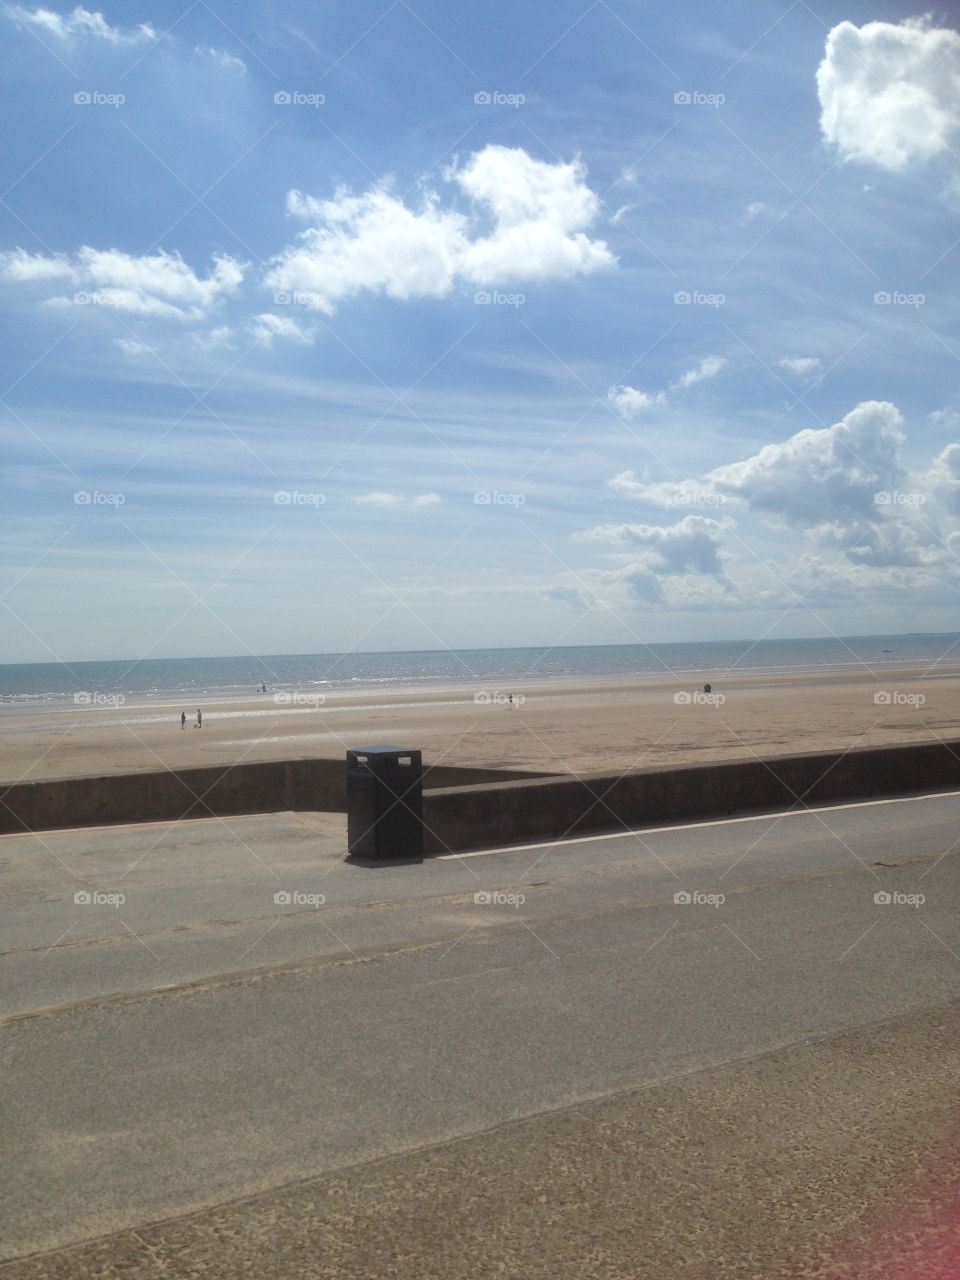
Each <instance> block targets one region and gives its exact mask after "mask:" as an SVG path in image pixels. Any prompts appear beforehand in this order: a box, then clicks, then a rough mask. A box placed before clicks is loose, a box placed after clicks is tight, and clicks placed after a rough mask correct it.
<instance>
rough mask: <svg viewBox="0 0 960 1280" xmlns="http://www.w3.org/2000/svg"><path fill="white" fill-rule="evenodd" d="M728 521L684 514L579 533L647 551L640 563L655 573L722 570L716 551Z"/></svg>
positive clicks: (584, 537) (716, 572)
mask: <svg viewBox="0 0 960 1280" xmlns="http://www.w3.org/2000/svg"><path fill="white" fill-rule="evenodd" d="M730 527H731V522H730V521H726V520H711V519H709V518H708V517H706V516H692V515H691V516H684V518H683V519H682V520H681V521H679V523H677V524H675V525H650V524H608V525H597V526H596V527H594V528H593V529H588V530H587V531H586V532H585V533H583V534H581V535H580V537H581V540H583V541H587V542H605V543H608V544H610V545H612V546H615V547H625V548H629V549H631V550H632V549H634V548H641V549H643V550H645V551H646V552H647V555H646V556H644V557H643V558H642V559H641V561H640V563H641V564H642V566H643V568H644V569H646V570H648V571H650V572H654V573H658V574H668V575H669V574H678V573H706V574H710V575H713V576H717V575H719V574H721V573H722V572H723V570H722V567H721V564H720V559H719V555H718V550H719V542H720V535H721V534H722V533H723V531H724V530H725V529H727V528H730Z"/></svg>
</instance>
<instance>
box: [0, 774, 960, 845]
mask: <svg viewBox="0 0 960 1280" xmlns="http://www.w3.org/2000/svg"><path fill="white" fill-rule="evenodd" d="M954 796H960V791H930V792H926V791H924V792H920V793H918V794H917V795H906V796H891V797H889V798H888V799H883V800H853V801H850V802H848V803H840V804H824V805H802V806H801V807H800V808H790V809H787V810H781V809H768V810H765V811H764V812H763V813H753V814H742V815H740V816H739V817H736V818H705V819H704V820H703V821H702V822H684V823H664V824H662V825H660V826H656V827H631V828H630V830H629V831H609V832H598V833H597V834H596V835H592V836H574V837H572V838H569V837H568V838H564V839H562V840H537V841H536V842H535V843H533V844H510V845H498V846H496V847H495V848H492V849H471V850H467V851H466V852H464V853H439V854H434V855H433V858H432V861H434V862H446V861H448V860H449V859H451V858H488V857H490V856H491V855H492V854H497V853H519V852H522V851H525V850H528V849H543V848H551V847H556V848H558V849H559V848H561V847H563V846H565V845H568V844H592V843H594V842H595V841H597V840H626V839H628V838H629V837H630V836H642V835H657V834H658V833H660V832H663V831H695V830H698V829H699V828H703V827H729V826H734V825H735V824H736V823H738V822H768V821H770V819H771V818H777V819H782V818H796V817H798V816H800V815H804V814H806V815H810V814H816V813H832V812H834V811H835V810H837V809H869V808H870V807H871V806H873V805H881V804H910V803H912V802H913V801H915V800H949V799H951V798H952V797H954ZM12 834H14V835H16V834H20V835H22V834H24V833H23V832H19V833H17V832H14V833H12Z"/></svg>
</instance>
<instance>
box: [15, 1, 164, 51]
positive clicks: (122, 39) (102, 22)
mask: <svg viewBox="0 0 960 1280" xmlns="http://www.w3.org/2000/svg"><path fill="white" fill-rule="evenodd" d="M7 13H8V14H9V16H10V17H11V18H13V20H14V21H15V22H19V23H24V24H26V25H27V26H31V27H36V28H38V29H39V30H41V31H44V32H46V33H47V34H48V35H52V36H55V37H56V38H57V39H58V40H69V39H70V38H71V37H72V36H89V37H91V38H93V39H95V40H104V41H105V42H106V43H107V44H113V45H123V44H139V43H140V42H141V41H144V40H156V39H157V33H156V31H154V29H153V27H151V26H148V25H147V23H145V22H141V23H140V25H139V26H137V27H135V28H133V29H132V30H130V31H120V30H119V28H117V27H111V26H110V24H109V22H107V21H106V19H105V18H104V16H103V14H102V13H92V12H91V11H90V10H89V9H84V8H82V7H80V6H78V7H77V8H76V9H74V10H72V12H70V13H68V14H61V13H54V12H53V10H51V9H40V8H38V9H25V8H23V7H22V6H21V5H16V6H14V7H12V8H10V9H8V10H7Z"/></svg>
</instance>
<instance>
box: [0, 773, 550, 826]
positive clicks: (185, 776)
mask: <svg viewBox="0 0 960 1280" xmlns="http://www.w3.org/2000/svg"><path fill="white" fill-rule="evenodd" d="M542 776H543V775H542V774H537V773H534V772H533V771H529V770H518V769H515V770H501V769H497V770H494V769H472V768H459V767H457V766H454V765H443V764H441V765H436V766H434V767H433V768H429V767H428V768H426V769H425V770H424V783H425V785H426V786H432V787H451V786H476V785H478V784H482V783H488V782H499V781H500V780H501V779H503V778H513V779H521V778H535V777H542ZM346 807H347V796H346V767H345V764H344V762H343V760H267V761H263V762H259V763H250V762H247V761H244V762H242V763H241V764H236V765H233V766H232V767H231V766H229V765H210V766H206V767H204V768H197V769H176V770H169V769H158V770H144V771H141V772H137V773H123V774H104V775H102V776H95V777H81V778H49V779H42V780H40V781H37V782H18V783H15V784H14V785H13V786H11V787H7V788H5V787H3V785H2V784H0V833H2V834H9V833H12V832H17V831H21V832H22V831H50V830H53V829H55V828H57V827H85V826H107V825H109V824H111V823H119V822H174V821H178V820H180V819H183V818H208V817H218V816H220V817H224V816H226V815H228V814H242V813H275V812H279V811H281V810H285V809H317V810H324V811H326V812H331V813H342V812H344V811H345V810H346Z"/></svg>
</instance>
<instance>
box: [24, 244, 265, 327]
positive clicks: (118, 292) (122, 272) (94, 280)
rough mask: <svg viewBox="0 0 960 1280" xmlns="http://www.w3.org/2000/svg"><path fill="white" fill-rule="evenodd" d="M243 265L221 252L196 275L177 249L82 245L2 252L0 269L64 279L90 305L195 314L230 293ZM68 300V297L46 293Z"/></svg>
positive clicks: (30, 277) (27, 277)
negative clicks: (67, 252) (131, 250)
mask: <svg viewBox="0 0 960 1280" xmlns="http://www.w3.org/2000/svg"><path fill="white" fill-rule="evenodd" d="M243 272H244V266H243V264H241V263H239V262H237V261H236V260H235V259H233V258H230V257H227V256H225V255H219V256H215V257H214V259H213V269H212V271H211V272H210V274H209V275H207V276H198V275H197V274H196V273H195V272H194V271H193V270H192V269H191V268H190V267H189V266H187V264H186V263H185V262H184V261H183V259H182V258H181V257H180V256H179V254H171V253H165V252H164V251H163V250H160V251H159V252H157V253H154V254H144V255H143V256H141V257H135V256H133V255H132V254H128V253H122V252H121V251H120V250H119V249H91V248H90V247H89V246H88V245H84V246H83V248H81V249H80V250H79V252H78V253H77V254H75V255H74V257H73V258H72V259H70V258H67V257H65V256H63V255H58V256H54V257H44V256H43V255H42V254H33V255H31V254H28V253H25V252H24V251H23V250H22V249H14V250H11V251H9V252H7V253H0V274H2V275H3V276H4V277H5V278H7V279H9V280H13V281H16V282H18V283H22V284H30V283H35V282H37V281H44V280H52V279H64V278H66V279H68V280H70V281H72V283H73V284H74V285H75V286H76V288H77V290H78V294H79V295H80V296H81V297H82V298H83V299H85V300H86V301H87V302H89V303H90V304H91V305H98V306H103V307H110V308H113V309H115V310H118V311H127V312H130V313H131V314H133V315H147V316H162V317H166V318H171V319H198V318H200V317H202V316H203V315H204V313H205V312H206V310H207V309H208V308H210V307H211V306H213V304H214V303H215V302H217V301H218V300H219V299H220V298H221V297H224V296H226V295H229V294H232V293H234V292H235V291H236V290H237V288H238V287H239V285H240V283H241V281H242V280H243ZM49 301H54V302H57V303H62V304H66V303H68V302H70V301H71V299H69V298H63V297H59V298H55V299H49Z"/></svg>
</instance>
